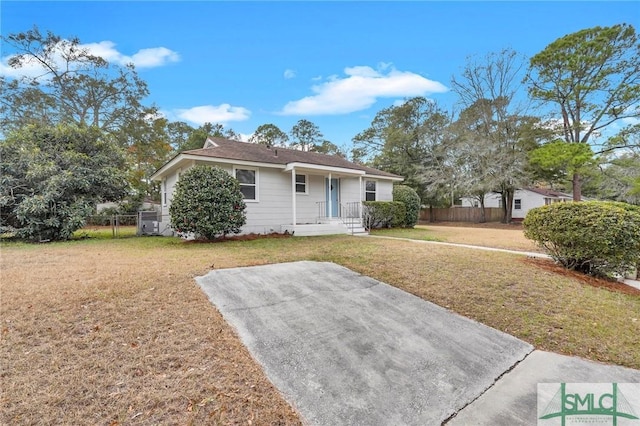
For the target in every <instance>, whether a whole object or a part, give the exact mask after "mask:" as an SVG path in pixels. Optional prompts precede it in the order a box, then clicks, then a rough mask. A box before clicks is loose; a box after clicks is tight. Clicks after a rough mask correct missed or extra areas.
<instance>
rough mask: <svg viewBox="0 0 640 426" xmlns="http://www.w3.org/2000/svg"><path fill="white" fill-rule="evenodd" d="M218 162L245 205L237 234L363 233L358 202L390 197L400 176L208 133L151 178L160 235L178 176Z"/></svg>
mask: <svg viewBox="0 0 640 426" xmlns="http://www.w3.org/2000/svg"><path fill="white" fill-rule="evenodd" d="M200 164H205V165H211V166H218V167H220V168H222V169H224V170H226V171H227V172H228V173H229V174H231V175H232V176H234V177H235V178H236V179H238V181H239V182H240V190H241V191H242V194H243V195H244V200H245V203H246V205H247V210H246V213H247V223H246V225H245V226H244V227H243V228H242V233H244V234H248V233H257V234H267V233H272V232H281V233H282V232H289V233H294V235H297V236H304V235H322V234H339V233H355V232H363V231H364V229H363V228H362V201H363V200H367V201H392V200H393V195H392V188H393V183H394V182H400V181H402V180H403V178H402V177H401V176H398V175H394V174H392V173H387V172H384V171H381V170H377V169H374V168H371V167H365V166H362V165H359V164H355V163H352V162H350V161H347V160H346V159H344V158H341V157H338V156H333V155H325V154H319V153H315V152H307V151H299V150H294V149H286V148H279V147H268V146H266V145H261V144H252V143H246V142H237V141H233V140H228V139H223V138H217V137H209V138H207V141H206V142H205V144H204V147H203V148H201V149H194V150H190V151H184V152H181V153H180V154H178V155H176V156H175V157H174V158H172V159H171V160H169V162H167V163H166V164H165V165H164V166H162V167H161V168H160V169H158V171H156V172H155V173H154V175H153V176H152V177H151V179H153V180H156V181H160V182H161V192H162V195H161V197H162V200H161V203H162V221H161V224H160V230H161V233H163V234H164V235H171V234H173V230H172V229H171V227H170V225H169V223H170V220H169V206H170V205H171V199H172V195H173V190H174V188H175V185H176V182H177V181H178V180H179V179H180V174H181V173H183V172H185V171H186V170H187V169H189V168H190V167H193V166H195V165H200Z"/></svg>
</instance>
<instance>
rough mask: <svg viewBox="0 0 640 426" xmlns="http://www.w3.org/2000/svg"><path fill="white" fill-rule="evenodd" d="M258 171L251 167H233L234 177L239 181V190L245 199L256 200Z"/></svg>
mask: <svg viewBox="0 0 640 426" xmlns="http://www.w3.org/2000/svg"><path fill="white" fill-rule="evenodd" d="M257 174H258V172H257V171H256V170H252V169H235V175H236V179H238V182H240V192H242V196H243V197H244V199H245V200H247V201H258V184H257V182H258V179H257Z"/></svg>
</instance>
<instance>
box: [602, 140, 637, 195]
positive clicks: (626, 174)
mask: <svg viewBox="0 0 640 426" xmlns="http://www.w3.org/2000/svg"><path fill="white" fill-rule="evenodd" d="M600 168H601V175H600V176H601V181H600V182H599V191H598V196H599V197H601V198H603V199H609V200H615V201H624V202H627V203H630V204H640V152H625V153H622V154H620V155H617V156H615V157H611V158H610V159H608V160H607V161H604V162H603V164H602V165H601V166H600Z"/></svg>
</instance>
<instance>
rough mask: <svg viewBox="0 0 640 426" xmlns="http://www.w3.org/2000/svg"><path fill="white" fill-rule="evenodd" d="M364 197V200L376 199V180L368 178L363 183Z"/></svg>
mask: <svg viewBox="0 0 640 426" xmlns="http://www.w3.org/2000/svg"><path fill="white" fill-rule="evenodd" d="M364 199H365V201H375V200H376V181H374V180H368V181H366V182H365V184H364Z"/></svg>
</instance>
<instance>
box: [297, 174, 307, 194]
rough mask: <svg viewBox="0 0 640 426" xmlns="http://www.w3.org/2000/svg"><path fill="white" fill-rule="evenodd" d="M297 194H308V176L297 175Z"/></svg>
mask: <svg viewBox="0 0 640 426" xmlns="http://www.w3.org/2000/svg"><path fill="white" fill-rule="evenodd" d="M296 193H298V194H306V193H307V175H296Z"/></svg>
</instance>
